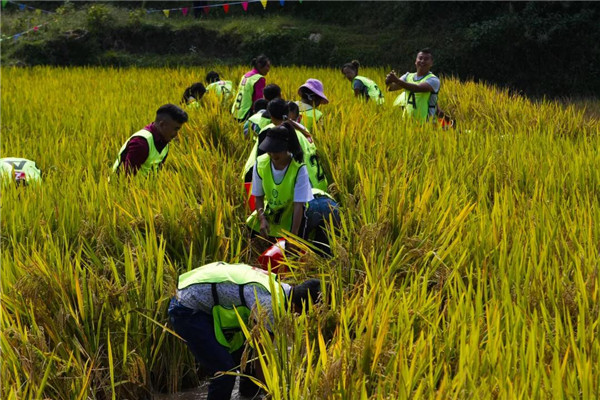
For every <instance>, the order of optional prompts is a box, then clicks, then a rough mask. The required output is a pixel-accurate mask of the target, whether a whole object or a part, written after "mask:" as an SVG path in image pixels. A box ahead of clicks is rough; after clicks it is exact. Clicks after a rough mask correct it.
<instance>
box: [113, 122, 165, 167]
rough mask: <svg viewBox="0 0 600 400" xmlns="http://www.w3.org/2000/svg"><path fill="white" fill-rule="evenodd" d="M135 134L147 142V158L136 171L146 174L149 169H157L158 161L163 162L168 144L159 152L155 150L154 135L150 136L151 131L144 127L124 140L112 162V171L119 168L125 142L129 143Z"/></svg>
mask: <svg viewBox="0 0 600 400" xmlns="http://www.w3.org/2000/svg"><path fill="white" fill-rule="evenodd" d="M136 136H139V137H143V138H144V139H146V141H147V142H148V158H146V161H144V163H143V164H142V166H141V167H140V169H139V171H138V173H141V174H142V175H146V176H147V175H149V174H150V172H151V171H158V166H159V165H160V163H162V162H163V160H164V159H165V157H166V156H167V153H168V152H169V145H168V144H167V145H166V146H165V148H164V149H163V150H162V151H161V152H160V153H159V152H158V150H156V146H155V145H154V137H153V136H152V133H150V132H149V131H147V130H145V129H142V130H141V131H138V132H136V133H134V134H133V135H131V137H130V138H129V139H127V142H125V144H124V145H123V146H122V147H121V150H119V155H118V156H117V159H116V161H115V163H114V164H113V168H112V170H113V172H117V171H118V170H119V167H120V166H121V159H122V156H123V152H124V151H125V149H126V148H127V143H129V141H130V140H131V138H134V137H136Z"/></svg>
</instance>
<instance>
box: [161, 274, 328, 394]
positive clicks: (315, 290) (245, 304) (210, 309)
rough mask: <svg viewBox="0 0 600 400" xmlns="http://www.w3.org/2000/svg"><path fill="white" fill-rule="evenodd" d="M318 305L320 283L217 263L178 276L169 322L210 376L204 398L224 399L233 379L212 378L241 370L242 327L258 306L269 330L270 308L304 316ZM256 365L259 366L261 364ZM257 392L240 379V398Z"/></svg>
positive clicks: (272, 316)
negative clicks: (295, 281) (286, 280)
mask: <svg viewBox="0 0 600 400" xmlns="http://www.w3.org/2000/svg"><path fill="white" fill-rule="evenodd" d="M311 300H312V302H311ZM319 301H321V282H320V281H319V280H318V279H309V280H307V281H305V282H303V283H301V284H299V285H296V286H291V285H288V284H286V283H282V282H279V281H278V280H277V277H276V276H275V274H270V273H268V272H267V271H264V270H262V269H258V268H254V267H252V266H250V265H245V264H227V263H224V262H215V263H212V264H207V265H204V266H201V267H199V268H196V269H193V270H191V271H189V272H186V273H184V274H182V275H181V276H179V280H178V284H177V292H176V294H175V296H174V297H173V298H172V299H171V302H170V304H169V319H170V322H171V326H172V327H173V330H174V331H175V332H176V333H177V335H179V337H180V338H182V339H183V340H185V343H186V345H187V347H188V348H189V349H190V351H191V352H192V353H193V354H194V356H195V358H196V360H197V361H198V362H199V363H200V364H201V365H202V367H203V368H204V369H205V371H206V372H207V373H208V374H209V375H210V376H211V377H213V378H211V379H210V384H209V386H208V397H207V399H208V400H224V399H229V398H231V393H232V390H233V386H234V384H235V376H232V375H221V376H218V377H214V375H215V374H216V373H217V372H220V371H222V372H227V371H233V370H236V369H239V367H240V359H241V356H242V352H243V350H244V342H245V338H244V335H243V332H242V325H248V323H249V322H254V321H251V319H252V317H251V315H253V314H252V311H253V310H255V309H256V308H257V307H258V304H260V307H261V309H262V310H263V311H265V312H266V315H267V316H268V317H267V318H266V320H263V321H256V322H258V323H264V324H265V327H266V329H267V330H268V331H269V332H273V331H274V324H275V312H274V310H280V312H281V313H284V312H286V308H287V307H286V304H290V305H291V307H290V310H291V311H292V312H297V313H301V312H303V310H306V312H308V310H309V309H308V307H309V304H316V303H318V302H319ZM238 315H239V317H240V318H241V319H242V322H241V323H240V320H239V319H238ZM255 365H257V366H258V367H260V364H259V363H256V364H255ZM244 373H245V374H249V373H250V374H253V373H252V371H244ZM257 391H258V387H257V386H256V385H254V384H253V383H252V382H251V381H250V379H248V378H246V377H241V379H240V394H241V395H242V396H247V397H248V398H250V397H252V396H254V395H256V393H257Z"/></svg>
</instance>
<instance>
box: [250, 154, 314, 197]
mask: <svg viewBox="0 0 600 400" xmlns="http://www.w3.org/2000/svg"><path fill="white" fill-rule="evenodd" d="M270 164H271V172H272V173H273V180H274V181H275V183H276V184H279V183H281V181H282V180H283V178H284V177H285V173H286V172H287V169H288V167H289V165H288V166H287V167H285V168H284V169H282V170H277V169H275V167H274V166H273V163H272V162H271V163H270ZM252 195H253V196H264V195H265V191H264V189H263V185H262V179H261V178H260V176H259V175H258V165H257V164H254V169H253V171H252ZM313 198H314V197H313V194H312V190H311V185H310V180H309V178H308V170H307V169H306V165H303V166H301V167H300V169H299V170H298V177H297V178H296V186H294V202H295V203H306V202H307V201H311V200H312V199H313Z"/></svg>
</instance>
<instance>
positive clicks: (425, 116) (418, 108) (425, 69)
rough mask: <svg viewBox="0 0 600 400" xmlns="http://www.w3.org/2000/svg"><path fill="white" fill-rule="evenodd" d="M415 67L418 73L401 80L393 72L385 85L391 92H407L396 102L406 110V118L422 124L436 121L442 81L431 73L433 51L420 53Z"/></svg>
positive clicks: (405, 75) (403, 76)
mask: <svg viewBox="0 0 600 400" xmlns="http://www.w3.org/2000/svg"><path fill="white" fill-rule="evenodd" d="M415 66H416V67H417V72H414V73H408V72H407V73H406V74H404V75H402V76H401V77H400V78H398V76H397V75H396V73H395V72H394V71H391V72H390V73H389V74H388V75H387V76H386V78H385V84H386V85H387V86H388V90H389V91H395V90H401V89H404V90H405V92H404V93H401V94H400V96H398V98H397V99H396V101H395V102H394V105H399V106H401V107H402V108H403V109H404V114H403V115H404V116H410V117H412V118H415V119H417V120H418V121H421V122H426V121H435V118H434V117H435V115H436V109H437V99H438V93H439V91H440V80H439V78H438V77H437V76H435V75H434V74H433V73H431V71H430V70H431V67H432V66H433V55H432V54H431V50H429V49H423V50H421V51H419V53H418V54H417V59H416V60H415Z"/></svg>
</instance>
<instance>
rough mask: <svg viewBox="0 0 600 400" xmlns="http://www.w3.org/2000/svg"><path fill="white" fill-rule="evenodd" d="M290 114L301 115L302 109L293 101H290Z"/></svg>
mask: <svg viewBox="0 0 600 400" xmlns="http://www.w3.org/2000/svg"><path fill="white" fill-rule="evenodd" d="M288 114H298V115H299V114H300V107H298V104H296V103H295V102H293V101H288Z"/></svg>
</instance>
